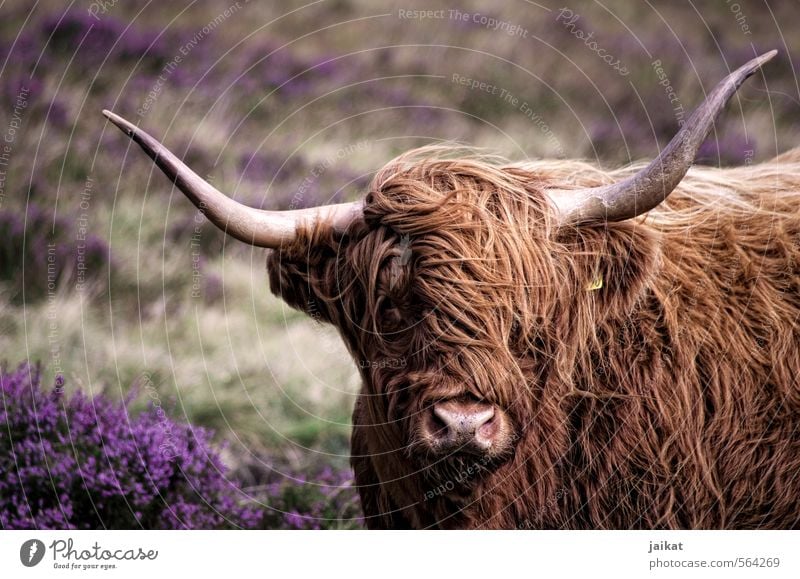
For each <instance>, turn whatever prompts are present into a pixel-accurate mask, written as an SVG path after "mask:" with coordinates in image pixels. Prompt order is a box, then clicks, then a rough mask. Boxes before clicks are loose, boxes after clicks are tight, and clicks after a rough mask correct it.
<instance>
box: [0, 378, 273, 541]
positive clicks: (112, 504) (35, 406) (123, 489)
mask: <svg viewBox="0 0 800 579" xmlns="http://www.w3.org/2000/svg"><path fill="white" fill-rule="evenodd" d="M63 385H64V380H63V377H58V378H57V379H56V383H55V388H54V389H53V390H51V391H49V392H45V391H44V390H42V389H41V387H40V372H39V368H38V367H33V366H30V365H27V364H23V365H21V366H20V367H19V368H17V370H16V371H15V372H7V371H6V370H2V371H0V528H4V529H34V528H35V529H102V528H110V529H129V528H147V529H184V528H190V529H218V528H231V527H233V528H237V527H244V528H253V527H255V526H258V525H259V524H260V521H261V515H260V514H259V512H258V511H256V510H253V509H251V508H249V507H247V506H242V504H241V503H242V502H243V500H244V499H245V497H244V496H243V494H242V492H241V490H240V489H239V488H238V486H237V485H236V484H235V483H233V482H232V481H230V480H228V478H227V469H226V468H225V466H224V465H223V464H222V461H221V460H220V457H219V455H218V454H217V452H215V451H214V450H212V448H211V446H210V442H211V434H210V432H208V431H207V430H205V429H202V428H192V427H191V426H189V425H187V424H180V423H176V422H173V421H172V420H171V419H169V418H168V417H167V416H166V415H165V414H164V412H163V410H162V409H161V407H154V406H151V407H150V408H149V409H148V410H147V411H145V412H142V413H140V414H138V415H135V416H134V415H131V413H130V412H129V410H128V408H127V406H126V405H125V404H124V403H118V402H114V401H112V400H110V399H109V398H108V397H106V396H105V395H103V394H101V395H98V396H95V397H93V398H88V397H86V396H85V395H83V394H82V393H80V392H78V393H76V394H74V395H73V396H71V397H67V396H65V395H64V392H63Z"/></svg>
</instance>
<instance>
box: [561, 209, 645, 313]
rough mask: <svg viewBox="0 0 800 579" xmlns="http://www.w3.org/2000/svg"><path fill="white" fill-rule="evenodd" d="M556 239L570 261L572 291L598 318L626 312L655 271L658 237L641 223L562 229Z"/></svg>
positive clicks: (632, 305)
mask: <svg viewBox="0 0 800 579" xmlns="http://www.w3.org/2000/svg"><path fill="white" fill-rule="evenodd" d="M558 236H559V242H560V245H561V247H562V248H563V249H564V250H565V252H566V255H567V256H568V257H567V259H568V260H569V261H570V265H571V267H570V268H568V269H569V270H570V275H571V277H572V278H573V279H572V280H570V281H571V282H572V283H571V285H572V286H573V290H574V291H575V292H577V293H578V294H579V295H583V296H584V297H586V298H587V299H588V301H589V302H590V303H592V304H593V305H594V307H595V308H596V313H597V314H598V315H599V316H600V317H605V316H606V315H607V314H609V313H611V312H616V313H618V314H620V315H625V314H626V313H627V312H629V311H630V310H631V309H632V308H633V307H634V305H635V304H636V301H637V300H638V299H639V298H640V296H641V295H642V293H643V292H644V290H645V288H646V287H647V283H648V281H649V280H650V278H651V277H652V276H653V275H654V274H655V272H656V269H657V266H658V258H659V245H658V239H657V235H656V234H654V233H653V232H652V231H650V230H649V229H648V228H645V227H642V226H641V224H638V225H637V223H635V222H630V221H629V222H619V223H608V224H598V225H583V226H581V227H579V228H562V229H561V230H560V231H559V233H558ZM581 301H583V300H581Z"/></svg>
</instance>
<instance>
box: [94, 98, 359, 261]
mask: <svg viewBox="0 0 800 579" xmlns="http://www.w3.org/2000/svg"><path fill="white" fill-rule="evenodd" d="M103 114H104V115H105V116H106V117H107V118H108V119H109V120H110V121H111V122H112V123H114V124H115V125H116V126H118V127H119V128H120V129H122V131H123V132H124V133H125V134H127V135H128V136H129V137H130V138H131V139H133V140H134V141H135V142H136V143H138V144H139V146H140V147H141V148H142V149H144V152H145V153H147V154H148V155H149V156H150V157H151V158H152V159H153V161H155V163H156V165H158V167H159V168H160V169H161V170H162V171H163V172H164V174H166V176H167V177H169V178H170V180H172V181H173V182H174V183H175V185H177V186H178V189H180V190H181V191H183V193H184V194H185V195H186V196H187V197H188V198H189V199H190V200H191V202H192V203H194V204H195V206H197V208H198V209H200V211H202V212H203V213H204V214H205V215H206V217H208V219H209V220H210V221H211V222H212V223H213V224H214V225H216V226H217V227H219V228H220V229H222V230H223V231H225V232H226V233H228V234H229V235H232V236H233V237H235V238H236V239H238V240H240V241H244V242H245V243H249V244H251V245H257V246H259V247H271V248H278V247H280V246H281V245H282V244H285V243H290V242H291V241H292V240H294V239H295V237H296V232H297V227H298V226H299V225H301V224H307V225H311V224H312V223H314V222H315V221H327V222H329V223H330V224H331V226H332V227H333V228H334V230H335V231H338V232H340V233H343V232H344V231H345V230H347V228H348V227H349V226H350V225H351V224H353V223H354V222H355V221H359V220H361V219H362V218H363V205H362V203H361V202H360V201H357V202H353V203H339V204H337V205H324V206H322V207H314V208H311V209H295V210H291V211H263V210H260V209H254V208H252V207H247V206H246V205H242V204H241V203H238V202H236V201H234V200H233V199H231V198H230V197H227V196H225V195H224V194H222V193H221V192H220V191H218V190H217V189H216V188H215V187H213V186H212V185H211V184H210V183H208V182H206V181H205V180H204V179H203V178H202V177H200V176H199V175H198V174H197V173H195V172H194V171H192V170H191V169H190V168H189V167H187V166H186V165H185V164H184V163H183V161H181V160H180V159H178V157H176V156H175V155H173V154H172V153H171V152H170V151H169V150H168V149H167V148H166V147H165V146H164V145H162V144H161V143H159V142H158V141H157V140H155V139H154V138H153V137H151V136H150V135H148V134H147V133H146V132H144V131H143V130H141V129H140V128H139V127H137V126H135V125H133V124H131V123H129V122H128V121H126V120H125V119H123V118H122V117H120V116H119V115H115V114H114V113H112V112H111V111H103Z"/></svg>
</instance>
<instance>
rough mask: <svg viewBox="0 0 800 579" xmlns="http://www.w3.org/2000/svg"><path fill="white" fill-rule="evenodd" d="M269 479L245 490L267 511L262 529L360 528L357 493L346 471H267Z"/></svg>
mask: <svg viewBox="0 0 800 579" xmlns="http://www.w3.org/2000/svg"><path fill="white" fill-rule="evenodd" d="M281 470H282V471H283V470H284V469H281ZM287 470H288V469H287ZM268 477H269V478H271V479H272V480H271V481H270V482H267V483H266V484H263V485H260V486H257V487H253V488H249V489H248V491H250V492H252V493H253V494H254V495H255V496H256V498H258V499H259V501H260V502H261V503H263V504H266V505H269V507H270V509H269V510H267V511H265V514H264V523H263V525H264V528H266V529H360V528H363V526H364V519H363V516H362V514H361V506H360V503H359V500H358V493H357V492H356V490H355V487H354V486H353V474H352V472H351V471H350V469H349V468H345V469H342V470H336V469H334V468H332V467H331V466H324V467H322V468H318V469H315V470H314V471H313V473H311V474H310V475H309V474H305V475H303V474H296V473H291V472H281V473H278V472H276V471H270V474H269V475H268Z"/></svg>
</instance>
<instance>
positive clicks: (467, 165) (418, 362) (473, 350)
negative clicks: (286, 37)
mask: <svg viewBox="0 0 800 579" xmlns="http://www.w3.org/2000/svg"><path fill="white" fill-rule="evenodd" d="M774 54H775V52H774V51H773V52H771V53H768V54H766V55H764V56H761V57H759V58H756V59H754V60H752V61H750V62H749V63H747V64H746V65H745V66H743V67H741V68H740V69H739V70H737V71H736V72H734V73H733V74H731V75H730V76H729V77H727V78H726V79H725V80H723V81H722V82H721V83H720V84H719V86H718V87H717V88H716V89H715V90H714V91H713V92H712V93H711V94H710V95H709V96H708V98H707V99H706V101H705V102H704V103H703V104H702V105H701V106H700V108H699V109H698V110H697V111H696V112H695V113H694V115H693V116H692V117H691V118H690V119H689V120H688V121H687V122H686V123H685V125H684V126H683V127H682V129H681V130H680V132H679V133H678V134H677V135H676V137H675V138H674V139H673V140H672V142H671V143H670V144H669V145H668V146H667V147H666V148H665V149H664V151H663V152H662V153H661V154H660V155H659V156H658V158H656V159H655V160H654V161H653V162H652V163H650V164H649V165H648V166H647V167H645V168H644V169H643V170H642V171H640V172H639V173H637V174H635V175H633V176H631V177H630V178H628V179H625V180H623V181H620V182H618V183H614V184H609V185H605V186H600V187H592V188H586V189H575V188H573V189H566V188H565V186H566V183H565V182H564V181H563V180H562V181H561V182H552V177H550V178H548V177H547V176H537V175H536V174H535V173H532V172H530V171H525V170H522V169H520V168H515V167H503V166H501V165H498V164H496V163H492V162H488V161H487V160H486V159H485V158H469V157H466V158H464V157H462V158H455V159H454V158H452V155H449V154H442V153H443V150H442V149H439V148H426V149H421V150H418V151H415V152H412V153H409V154H406V155H403V156H401V157H399V158H398V159H395V160H394V161H392V162H390V163H389V164H388V165H387V166H386V167H384V168H383V169H382V170H381V171H380V172H378V174H377V175H376V176H375V178H374V179H373V181H372V184H371V185H370V189H369V191H368V192H367V193H366V195H365V196H364V198H363V199H362V200H360V201H357V202H353V203H345V204H340V205H332V206H326V207H320V208H314V209H308V210H299V211H286V212H269V211H259V210H254V209H251V208H248V207H245V206H243V205H240V204H238V203H236V202H234V201H233V200H231V199H230V198H228V197H226V196H225V195H223V194H222V193H220V192H219V191H217V190H216V189H215V188H214V187H212V186H211V185H210V184H208V183H207V182H205V181H204V180H203V179H201V178H200V177H199V176H197V175H196V174H195V173H193V172H192V171H191V170H190V169H189V168H188V167H186V166H185V165H184V164H183V163H182V162H181V161H180V160H179V159H177V158H176V157H175V156H174V155H172V154H171V153H170V152H169V151H167V150H166V149H165V148H164V147H163V146H162V145H161V144H160V143H158V142H157V141H156V140H155V139H153V138H152V137H150V136H149V135H147V134H146V133H145V132H143V131H142V130H140V129H139V128H137V127H135V126H133V125H131V124H130V123H128V122H127V121H125V120H123V119H122V118H120V117H118V116H116V115H114V114H113V113H110V112H106V113H105V114H106V116H108V118H109V119H110V120H111V121H112V122H113V123H114V124H116V125H117V126H119V127H120V128H121V129H123V130H124V131H125V132H126V133H127V134H128V135H129V136H131V137H132V138H133V139H134V140H135V141H136V142H137V143H139V144H140V145H141V146H142V147H143V148H144V150H145V151H146V152H147V153H148V154H149V155H150V156H151V157H152V158H153V159H154V160H155V162H156V163H157V164H158V166H159V167H160V168H161V169H162V170H163V171H164V172H165V173H166V174H167V175H168V177H169V178H170V179H172V180H173V181H174V182H175V183H176V184H177V186H178V187H179V188H180V189H181V190H182V191H183V192H184V193H185V194H186V195H187V196H188V197H189V198H190V199H191V201H192V202H193V203H194V204H195V205H196V206H198V207H199V208H200V209H201V210H202V211H203V212H204V213H205V214H206V216H207V217H208V218H209V219H210V220H211V221H213V222H214V223H215V224H216V225H217V226H218V227H220V228H221V229H223V230H225V231H226V232H227V233H229V234H231V235H233V236H234V237H236V238H237V239H240V240H242V241H244V242H247V243H250V244H253V245H258V246H263V247H268V248H270V249H272V252H271V253H270V256H269V261H268V265H269V276H270V284H271V288H272V291H273V292H274V293H275V294H277V295H279V296H280V297H281V298H283V299H284V300H285V301H286V302H287V303H289V304H290V305H291V306H293V307H296V308H298V309H301V310H304V311H306V312H308V313H310V314H311V315H313V316H314V317H315V318H317V319H323V320H325V321H327V322H330V323H332V324H334V325H335V326H336V327H337V328H338V329H339V330H340V332H341V334H342V336H343V338H344V340H345V342H346V343H347V346H348V348H349V349H350V351H351V352H352V354H353V357H354V358H355V359H356V362H357V364H358V366H359V368H360V371H361V373H362V375H363V377H364V383H365V390H364V391H363V392H362V397H361V404H362V408H363V411H364V417H365V422H366V423H367V425H369V426H370V429H371V430H370V432H371V435H372V436H374V437H376V439H378V440H377V444H376V445H375V448H380V449H383V452H388V453H402V454H403V455H404V456H405V457H406V458H408V459H409V464H412V465H416V466H418V467H420V468H422V469H424V471H425V472H426V474H429V475H430V476H432V477H433V478H438V479H442V478H447V477H448V476H449V475H451V474H453V473H457V472H460V471H461V472H463V470H464V468H465V466H466V467H467V468H469V467H473V468H472V469H470V472H472V471H473V470H474V471H476V472H477V471H481V472H483V471H488V470H491V469H493V468H495V467H496V466H497V465H499V464H501V463H503V461H504V460H506V459H507V458H508V457H509V456H511V455H512V453H513V451H514V447H515V443H516V441H517V440H518V439H519V438H520V437H521V436H523V434H524V431H525V428H526V426H527V425H526V424H525V422H524V419H525V418H524V417H528V419H530V417H531V416H534V415H535V410H536V409H535V408H534V407H535V406H536V403H537V402H536V401H537V396H538V395H539V394H540V392H537V389H536V384H537V375H538V374H537V373H538V372H541V371H543V368H545V366H546V362H547V360H546V358H547V356H548V355H549V354H548V349H547V345H546V344H545V342H546V340H545V337H549V338H550V340H549V341H550V343H552V342H554V341H555V342H557V341H558V332H568V331H569V328H552V327H551V326H550V325H549V320H551V319H553V317H554V316H553V313H554V309H556V308H562V309H563V308H568V307H569V302H568V297H566V298H565V295H564V294H565V293H568V292H565V291H564V289H565V287H568V285H569V284H566V280H567V278H570V276H571V278H570V279H572V280H573V281H574V280H579V281H580V279H579V278H580V275H579V274H577V273H576V272H575V271H573V270H575V269H576V267H577V266H576V264H578V263H579V260H577V259H566V258H565V255H564V253H565V251H567V250H566V248H567V245H565V244H563V243H561V244H560V243H559V237H560V236H561V237H563V234H564V232H572V233H573V237H574V233H575V232H578V235H580V232H581V231H582V230H581V227H584V226H586V225H591V224H598V223H599V224H606V223H609V222H620V221H625V220H628V219H631V218H633V217H636V216H638V215H641V214H643V213H645V212H647V211H649V210H650V209H652V208H653V207H655V206H656V205H658V204H659V203H661V202H662V201H663V200H664V199H665V198H666V197H667V195H669V193H670V192H671V191H672V190H673V189H674V188H675V187H676V186H677V185H678V183H679V182H680V180H681V179H682V178H683V176H684V175H685V173H686V171H687V170H688V168H689V166H690V165H691V163H692V161H693V160H694V157H695V155H696V152H697V150H698V148H699V146H700V144H701V143H702V141H703V140H704V138H705V136H706V135H707V133H708V132H709V130H710V128H711V126H712V123H713V121H714V119H715V117H716V116H717V114H718V113H719V112H720V110H721V109H722V107H723V106H724V104H725V103H726V102H727V100H728V99H729V98H730V97H731V95H733V94H734V92H735V91H736V89H737V88H738V87H739V85H740V84H741V83H742V82H743V81H744V80H745V79H746V78H747V77H748V76H750V75H751V74H752V73H754V72H755V71H756V70H757V69H758V68H759V67H760V66H761V65H762V64H763V63H765V62H766V61H768V60H769V59H770V58H772V56H774ZM597 229H598V228H595V230H597ZM599 229H602V228H599ZM583 231H588V228H587V229H584V230H583ZM568 237H569V236H568ZM591 274H592V272H590V271H589V272H586V275H588V276H591ZM620 275H622V274H620ZM581 283H582V282H581ZM565 284H566V285H565ZM620 291H621V290H620Z"/></svg>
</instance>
